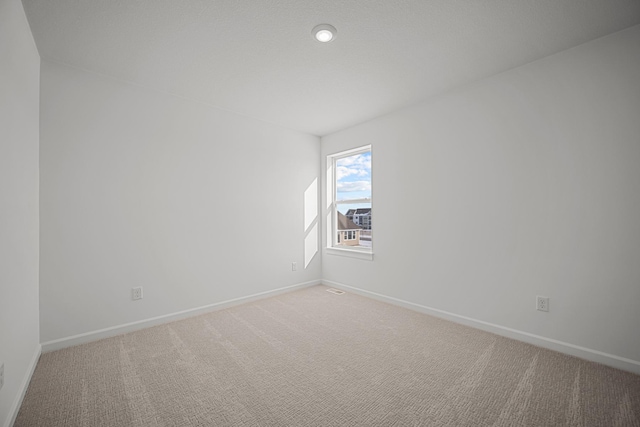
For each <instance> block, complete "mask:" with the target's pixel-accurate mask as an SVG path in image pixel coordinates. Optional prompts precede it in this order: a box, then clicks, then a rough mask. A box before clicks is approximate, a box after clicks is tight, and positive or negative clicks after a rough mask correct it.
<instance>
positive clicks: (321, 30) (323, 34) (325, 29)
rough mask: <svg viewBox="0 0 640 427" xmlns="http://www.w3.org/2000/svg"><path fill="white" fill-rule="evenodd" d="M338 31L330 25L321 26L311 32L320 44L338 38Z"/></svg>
mask: <svg viewBox="0 0 640 427" xmlns="http://www.w3.org/2000/svg"><path fill="white" fill-rule="evenodd" d="M337 33H338V30H336V28H335V27H334V26H333V25H329V24H320V25H316V26H315V27H313V30H311V34H313V37H315V38H316V40H318V41H319V42H322V43H326V42H330V41H331V40H333V39H335V38H336V34H337Z"/></svg>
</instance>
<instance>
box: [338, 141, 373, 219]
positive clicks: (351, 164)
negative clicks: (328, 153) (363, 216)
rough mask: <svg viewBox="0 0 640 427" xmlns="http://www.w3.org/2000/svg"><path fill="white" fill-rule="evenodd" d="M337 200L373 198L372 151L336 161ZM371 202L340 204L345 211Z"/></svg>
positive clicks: (343, 211) (340, 209)
mask: <svg viewBox="0 0 640 427" xmlns="http://www.w3.org/2000/svg"><path fill="white" fill-rule="evenodd" d="M336 187H337V188H336V191H337V198H336V199H337V200H346V199H362V198H369V199H370V198H371V152H370V151H369V152H366V153H362V154H356V155H354V156H349V157H343V158H342V159H339V160H337V161H336ZM370 206H371V204H370V203H367V204H358V205H352V204H348V205H338V210H339V211H340V212H342V213H345V212H346V211H347V210H349V209H350V208H367V207H370Z"/></svg>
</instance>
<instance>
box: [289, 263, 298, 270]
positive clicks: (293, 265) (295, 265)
mask: <svg viewBox="0 0 640 427" xmlns="http://www.w3.org/2000/svg"><path fill="white" fill-rule="evenodd" d="M297 269H298V263H297V262H292V263H291V271H296V270H297Z"/></svg>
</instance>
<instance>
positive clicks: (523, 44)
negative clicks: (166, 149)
mask: <svg viewBox="0 0 640 427" xmlns="http://www.w3.org/2000/svg"><path fill="white" fill-rule="evenodd" d="M23 4H24V7H25V11H26V13H27V17H28V19H29V23H30V25H31V29H32V31H33V34H34V37H35V40H36V44H37V46H38V50H39V52H40V55H41V56H42V58H44V59H49V60H53V61H56V62H60V63H63V64H68V65H71V66H74V67H78V68H81V69H85V70H89V71H95V72H98V73H101V74H105V75H109V76H112V77H115V78H117V79H120V80H125V81H129V82H133V83H136V84H139V85H142V86H145V87H149V88H153V89H156V90H160V91H163V92H168V93H172V94H176V95H179V96H182V97H186V98H190V99H193V100H196V101H200V102H204V103H206V104H209V105H212V106H215V107H219V108H222V109H225V110H229V111H233V112H236V113H239V114H242V115H246V116H250V117H254V118H257V119H261V120H265V121H268V122H272V123H276V124H279V125H282V126H285V127H288V128H292V129H297V130H301V131H304V132H307V133H311V134H315V135H325V134H328V133H331V132H334V131H336V130H340V129H343V128H345V127H348V126H351V125H354V124H357V123H360V122H363V121H366V120H369V119H371V118H373V117H376V116H379V115H381V114H384V113H387V112H390V111H393V110H395V109H398V108H401V107H403V106H406V105H410V104H413V103H416V102H418V101H420V100H422V99H424V98H427V97H429V96H433V95H435V94H438V93H441V92H443V91H446V90H448V89H451V88H454V87H456V86H460V85H463V84H465V83H468V82H471V81H473V80H477V79H480V78H483V77H486V76H489V75H492V74H495V73H498V72H501V71H504V70H507V69H509V68H513V67H516V66H519V65H522V64H525V63H527V62H530V61H533V60H535V59H538V58H541V57H544V56H547V55H550V54H553V53H555V52H559V51H561V50H564V49H567V48H569V47H572V46H576V45H578V44H581V43H584V42H587V41H589V40H593V39H595V38H598V37H601V36H604V35H606V34H610V33H613V32H616V31H619V30H622V29H624V28H627V27H630V26H632V25H636V24H640V0H468V1H464V0H457V1H454V0H318V1H310V0H272V1H258V0H180V1H176V0H23ZM321 23H329V24H332V25H334V26H335V27H336V28H337V29H338V35H337V38H336V39H335V40H334V41H333V42H331V43H327V44H321V43H318V42H316V41H315V40H314V39H313V38H312V36H311V29H312V28H313V27H314V26H315V25H317V24H321Z"/></svg>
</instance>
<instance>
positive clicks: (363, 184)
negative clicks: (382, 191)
mask: <svg viewBox="0 0 640 427" xmlns="http://www.w3.org/2000/svg"><path fill="white" fill-rule="evenodd" d="M337 187H338V188H337V190H338V191H340V192H344V193H349V192H352V191H371V181H351V182H338V183H337Z"/></svg>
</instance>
